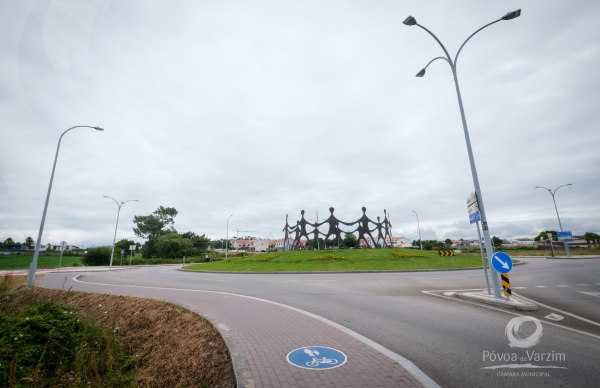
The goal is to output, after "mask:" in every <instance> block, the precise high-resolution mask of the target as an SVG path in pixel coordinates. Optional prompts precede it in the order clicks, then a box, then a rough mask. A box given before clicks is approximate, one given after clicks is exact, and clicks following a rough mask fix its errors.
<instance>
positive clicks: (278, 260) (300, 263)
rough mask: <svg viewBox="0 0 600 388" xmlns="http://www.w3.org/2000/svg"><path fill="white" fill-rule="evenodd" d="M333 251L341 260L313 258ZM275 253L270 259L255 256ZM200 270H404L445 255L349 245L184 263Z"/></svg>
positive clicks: (471, 259) (458, 263)
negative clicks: (347, 246) (350, 246)
mask: <svg viewBox="0 0 600 388" xmlns="http://www.w3.org/2000/svg"><path fill="white" fill-rule="evenodd" d="M392 252H400V253H404V254H416V255H423V256H424V257H400V258H396V257H394V255H393V254H392ZM327 254H334V255H338V256H342V257H344V259H338V260H313V258H314V257H318V256H322V255H327ZM268 256H275V257H274V258H273V259H271V260H268V261H260V260H256V259H260V258H265V257H268ZM443 259H444V268H451V267H452V257H444V258H443ZM454 266H455V267H456V268H464V267H477V266H481V257H477V256H467V255H457V256H454ZM185 268H186V269H188V270H197V271H239V272H277V271H361V270H362V271H365V270H403V269H437V268H442V258H441V257H440V256H439V255H438V254H437V252H427V251H423V252H421V251H417V250H412V249H346V250H336V251H296V252H274V253H265V254H260V255H250V256H245V257H243V258H242V257H239V258H238V257H234V258H233V260H231V259H230V260H227V261H215V262H211V263H203V264H193V265H190V266H186V267H185Z"/></svg>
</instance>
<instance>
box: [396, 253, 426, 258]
mask: <svg viewBox="0 0 600 388" xmlns="http://www.w3.org/2000/svg"><path fill="white" fill-rule="evenodd" d="M392 255H394V257H396V258H401V257H425V255H417V254H415V253H404V252H392Z"/></svg>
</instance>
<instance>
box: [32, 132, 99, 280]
mask: <svg viewBox="0 0 600 388" xmlns="http://www.w3.org/2000/svg"><path fill="white" fill-rule="evenodd" d="M74 128H92V129H95V130H97V131H104V129H102V128H100V127H90V126H88V125H77V126H75V127H71V128H69V129H67V130H66V131H64V132H63V133H62V135H60V138H59V139H58V146H56V155H55V156H54V165H53V166H52V174H51V175H50V184H49V185H48V194H46V203H45V205H44V212H43V213H42V222H41V223H40V231H39V233H38V238H37V241H36V243H35V252H34V253H33V260H32V262H31V265H30V266H29V274H28V276H27V287H28V288H31V287H33V280H34V278H35V270H36V269H37V261H38V256H39V254H40V245H41V243H42V234H43V233H44V223H45V222H46V212H47V211H48V202H50V192H51V191H52V181H53V180H54V171H55V170H56V161H57V160H58V151H59V150H60V142H61V140H62V138H63V136H64V135H65V133H67V132H69V131H70V130H71V129H74Z"/></svg>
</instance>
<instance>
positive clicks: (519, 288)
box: [513, 287, 527, 290]
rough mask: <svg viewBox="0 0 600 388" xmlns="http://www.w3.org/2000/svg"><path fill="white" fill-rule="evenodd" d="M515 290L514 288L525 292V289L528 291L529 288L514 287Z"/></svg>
mask: <svg viewBox="0 0 600 388" xmlns="http://www.w3.org/2000/svg"><path fill="white" fill-rule="evenodd" d="M513 288H514V289H515V290H524V289H526V288H527V287H513Z"/></svg>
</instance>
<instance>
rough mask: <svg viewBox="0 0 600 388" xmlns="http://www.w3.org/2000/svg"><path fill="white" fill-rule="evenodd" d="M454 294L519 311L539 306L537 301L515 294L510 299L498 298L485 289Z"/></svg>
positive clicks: (531, 309) (535, 309)
mask: <svg viewBox="0 0 600 388" xmlns="http://www.w3.org/2000/svg"><path fill="white" fill-rule="evenodd" d="M453 296H454V297H456V298H461V299H466V300H470V301H474V302H479V303H485V304H489V305H492V306H498V307H503V308H506V309H512V310H517V311H537V309H538V306H537V305H536V304H535V303H531V302H529V301H527V300H525V299H523V298H520V297H518V296H514V295H512V296H511V297H510V299H507V298H505V297H502V299H498V298H495V297H494V295H489V294H488V293H487V292H485V291H476V292H456V293H454V294H453Z"/></svg>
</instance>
